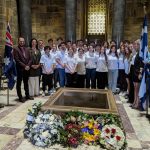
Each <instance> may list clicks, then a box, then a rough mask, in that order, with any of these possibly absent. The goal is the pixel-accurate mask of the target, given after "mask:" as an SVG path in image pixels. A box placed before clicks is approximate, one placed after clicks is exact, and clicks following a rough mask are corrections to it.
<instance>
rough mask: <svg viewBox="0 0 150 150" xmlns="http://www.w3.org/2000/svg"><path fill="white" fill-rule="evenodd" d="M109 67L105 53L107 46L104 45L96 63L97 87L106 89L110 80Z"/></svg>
mask: <svg viewBox="0 0 150 150" xmlns="http://www.w3.org/2000/svg"><path fill="white" fill-rule="evenodd" d="M107 76H108V67H107V55H106V53H105V48H104V46H102V47H101V48H100V52H99V56H98V57H97V65H96V78H97V88H98V89H105V87H106V86H107V84H108V83H107V82H108V77H107Z"/></svg>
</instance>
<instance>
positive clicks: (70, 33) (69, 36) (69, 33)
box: [65, 0, 76, 42]
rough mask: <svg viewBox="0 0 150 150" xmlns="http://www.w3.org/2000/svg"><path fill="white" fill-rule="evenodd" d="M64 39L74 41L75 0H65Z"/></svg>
mask: <svg viewBox="0 0 150 150" xmlns="http://www.w3.org/2000/svg"><path fill="white" fill-rule="evenodd" d="M65 2H66V31H65V32H66V40H70V41H72V42H75V41H76V0H66V1H65Z"/></svg>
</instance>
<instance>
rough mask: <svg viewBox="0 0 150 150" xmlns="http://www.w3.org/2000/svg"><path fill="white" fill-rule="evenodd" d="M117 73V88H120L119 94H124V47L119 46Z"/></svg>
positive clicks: (125, 87)
mask: <svg viewBox="0 0 150 150" xmlns="http://www.w3.org/2000/svg"><path fill="white" fill-rule="evenodd" d="M118 56H119V68H118V69H119V71H118V87H119V88H120V91H121V93H122V94H123V92H125V91H126V90H127V82H126V77H125V64H124V60H125V47H124V45H121V46H120V49H119V52H118Z"/></svg>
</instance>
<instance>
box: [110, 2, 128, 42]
mask: <svg viewBox="0 0 150 150" xmlns="http://www.w3.org/2000/svg"><path fill="white" fill-rule="evenodd" d="M125 1H126V0H113V21H112V40H115V41H116V42H117V45H119V43H120V41H121V40H123V34H124V19H125V3H126V2H125Z"/></svg>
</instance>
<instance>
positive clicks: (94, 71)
mask: <svg viewBox="0 0 150 150" xmlns="http://www.w3.org/2000/svg"><path fill="white" fill-rule="evenodd" d="M21 40H23V42H24V39H23V38H22V37H21V38H19V45H18V50H20V51H21V54H20V55H24V51H22V48H21V47H24V44H23V43H21ZM57 42H58V43H57V44H55V43H53V40H52V39H49V40H48V44H47V45H48V46H44V42H43V40H39V41H37V39H35V38H33V39H32V40H31V41H30V48H29V49H26V50H25V51H29V54H28V55H29V58H28V61H25V60H24V63H26V65H24V64H22V62H20V61H21V59H20V58H21V56H20V58H19V57H18V54H17V53H19V52H18V50H16V49H14V58H15V60H16V66H17V64H19V65H20V66H21V67H22V68H23V70H25V72H23V73H21V75H22V76H24V75H25V74H26V75H27V74H28V78H26V80H25V82H24V84H27V83H28V85H26V86H25V91H26V92H25V94H26V97H29V99H33V97H34V96H38V95H39V94H40V79H42V91H43V93H42V95H43V96H45V94H46V90H48V94H52V93H53V92H55V90H56V88H57V86H58V83H59V86H60V87H77V88H92V89H94V88H98V89H105V88H108V89H110V90H112V92H113V93H114V94H116V93H117V90H116V89H117V88H119V89H120V93H121V94H123V93H124V94H125V96H126V98H128V99H129V102H130V103H132V108H138V107H139V97H138V92H139V86H140V81H141V77H140V75H141V73H142V68H143V67H144V64H143V62H142V61H141V60H140V58H139V55H138V52H139V49H140V43H139V40H136V41H134V42H129V41H127V40H126V41H121V42H120V45H119V48H117V45H116V42H115V41H111V42H110V43H108V42H107V41H104V42H103V43H100V44H95V42H91V43H89V44H87V43H85V42H84V41H83V40H78V41H77V42H76V43H72V42H71V41H66V42H64V41H63V40H62V39H61V38H59V39H58V40H57ZM24 43H25V42H24ZM26 55H27V52H26ZM26 58H27V56H23V59H26ZM17 68H19V67H17ZM18 70H19V71H20V68H19V69H18ZM19 71H18V73H19V74H18V76H17V94H18V93H19V94H20V86H21V83H20V81H21V80H19V78H20V72H19ZM26 75H25V76H26ZM22 79H23V78H22ZM23 80H24V79H23ZM27 80H28V81H27ZM27 86H28V87H27ZM47 86H48V88H47ZM26 89H28V90H26ZM19 94H18V96H19V99H20V100H21V101H22V95H21V94H20V95H19Z"/></svg>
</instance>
